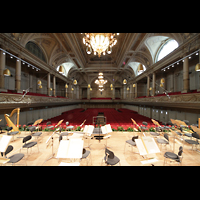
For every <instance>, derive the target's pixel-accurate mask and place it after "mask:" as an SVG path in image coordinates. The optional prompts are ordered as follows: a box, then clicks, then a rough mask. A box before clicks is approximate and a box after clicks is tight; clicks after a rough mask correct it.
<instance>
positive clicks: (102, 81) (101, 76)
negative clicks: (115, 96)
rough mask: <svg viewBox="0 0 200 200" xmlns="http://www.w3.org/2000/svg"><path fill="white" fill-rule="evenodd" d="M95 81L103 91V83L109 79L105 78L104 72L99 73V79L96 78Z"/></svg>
mask: <svg viewBox="0 0 200 200" xmlns="http://www.w3.org/2000/svg"><path fill="white" fill-rule="evenodd" d="M95 83H96V84H97V85H99V90H100V91H103V85H104V84H106V83H107V80H104V79H103V73H102V72H100V73H99V76H98V79H96V80H95Z"/></svg>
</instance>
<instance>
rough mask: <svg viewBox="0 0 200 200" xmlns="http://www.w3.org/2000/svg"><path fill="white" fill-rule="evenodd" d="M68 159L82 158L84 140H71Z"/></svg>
mask: <svg viewBox="0 0 200 200" xmlns="http://www.w3.org/2000/svg"><path fill="white" fill-rule="evenodd" d="M69 141H70V142H69V148H68V154H67V158H82V153H83V140H82V139H70V140H69Z"/></svg>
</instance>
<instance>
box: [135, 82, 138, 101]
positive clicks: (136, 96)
mask: <svg viewBox="0 0 200 200" xmlns="http://www.w3.org/2000/svg"><path fill="white" fill-rule="evenodd" d="M137 96H138V95H137V83H135V98H137Z"/></svg>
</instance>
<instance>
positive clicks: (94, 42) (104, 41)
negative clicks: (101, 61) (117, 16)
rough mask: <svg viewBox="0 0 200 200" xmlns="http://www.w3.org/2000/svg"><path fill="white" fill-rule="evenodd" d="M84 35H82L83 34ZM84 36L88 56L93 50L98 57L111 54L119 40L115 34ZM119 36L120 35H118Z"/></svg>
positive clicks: (90, 34) (88, 34) (87, 34)
mask: <svg viewBox="0 0 200 200" xmlns="http://www.w3.org/2000/svg"><path fill="white" fill-rule="evenodd" d="M81 34H82V33H81ZM84 34H85V35H84V36H83V44H85V45H86V46H87V48H86V52H87V54H91V53H92V49H93V51H94V55H96V53H98V56H99V57H100V56H101V53H103V55H105V54H106V52H107V53H108V54H111V52H112V47H113V46H114V45H115V44H116V43H117V39H116V38H115V33H84ZM117 35H119V33H117Z"/></svg>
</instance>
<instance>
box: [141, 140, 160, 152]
mask: <svg viewBox="0 0 200 200" xmlns="http://www.w3.org/2000/svg"><path fill="white" fill-rule="evenodd" d="M142 139H143V141H144V143H145V145H146V148H147V150H148V153H149V154H151V153H158V152H160V149H159V148H158V145H157V144H156V142H155V140H154V138H152V137H143V138H142Z"/></svg>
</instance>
